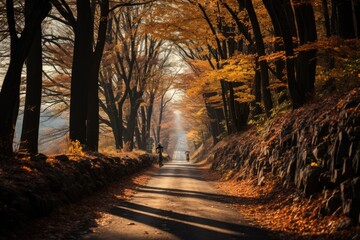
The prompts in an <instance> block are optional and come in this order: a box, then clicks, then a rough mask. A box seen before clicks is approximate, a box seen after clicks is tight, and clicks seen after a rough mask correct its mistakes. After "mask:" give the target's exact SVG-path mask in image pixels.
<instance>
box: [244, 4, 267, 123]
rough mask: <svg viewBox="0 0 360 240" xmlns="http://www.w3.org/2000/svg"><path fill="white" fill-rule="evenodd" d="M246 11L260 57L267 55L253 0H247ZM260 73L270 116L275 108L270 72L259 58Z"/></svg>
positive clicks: (264, 61) (264, 62)
mask: <svg viewBox="0 0 360 240" xmlns="http://www.w3.org/2000/svg"><path fill="white" fill-rule="evenodd" d="M245 8H246V11H247V12H248V15H249V18H250V22H251V25H252V27H253V31H254V37H255V43H256V44H255V46H256V51H257V54H258V56H259V57H263V56H265V55H266V54H265V46H264V41H263V38H262V34H261V31H260V25H259V21H258V19H257V16H256V13H255V10H254V6H253V4H252V0H246V4H245ZM259 65H260V75H261V93H262V98H263V102H264V107H265V113H266V116H268V117H270V115H271V109H272V108H273V102H272V99H271V92H270V89H269V73H268V66H267V62H266V60H259Z"/></svg>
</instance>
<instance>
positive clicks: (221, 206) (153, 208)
mask: <svg viewBox="0 0 360 240" xmlns="http://www.w3.org/2000/svg"><path fill="white" fill-rule="evenodd" d="M201 171H202V170H201V169H200V168H199V167H198V165H196V164H192V163H187V162H186V161H184V160H183V161H180V160H178V161H172V162H170V163H167V164H165V165H164V166H163V167H162V168H161V169H160V170H159V171H158V173H157V174H156V175H155V176H154V177H153V178H152V179H151V180H150V181H149V183H148V185H147V186H145V187H144V186H139V189H138V193H137V194H135V196H134V197H133V199H132V200H131V201H129V202H128V201H122V202H119V204H118V205H117V206H115V207H114V208H113V209H111V211H110V213H111V216H110V219H109V221H108V224H106V225H104V226H100V227H98V228H96V229H95V232H94V233H92V234H89V235H87V236H85V237H84V238H85V239H131V240H136V239H174V240H175V239H189V240H201V239H206V240H211V239H214V240H215V239H216V240H223V239H242V240H250V239H259V240H260V239H261V240H265V239H269V238H268V237H267V236H266V233H265V232H264V231H263V230H261V229H258V228H254V227H252V226H250V225H248V224H246V222H245V221H244V220H243V219H242V218H241V216H240V215H239V213H238V212H236V211H235V210H234V209H232V208H231V198H230V197H227V196H225V195H222V194H221V193H219V192H217V190H216V189H215V188H214V186H213V184H212V183H211V182H207V181H206V180H205V179H203V178H202V176H201Z"/></svg>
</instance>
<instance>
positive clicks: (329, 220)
mask: <svg viewBox="0 0 360 240" xmlns="http://www.w3.org/2000/svg"><path fill="white" fill-rule="evenodd" d="M206 177H207V178H208V179H209V180H213V181H216V182H217V184H216V185H217V188H218V189H221V190H222V191H224V192H225V193H226V194H228V195H231V196H233V197H234V206H235V208H236V209H237V210H238V211H239V212H240V213H241V214H243V215H244V217H245V218H246V219H247V220H249V221H251V222H252V223H253V224H255V225H257V226H260V227H263V228H265V229H267V230H269V231H272V232H276V233H277V234H276V239H294V240H305V239H306V240H308V239H309V240H310V239H317V240H330V239H334V240H335V239H339V240H341V239H343V240H359V239H360V227H359V226H357V227H351V226H349V225H347V223H348V218H347V217H345V216H343V215H342V214H340V212H339V211H337V212H335V213H334V214H332V215H331V216H326V217H318V213H317V207H318V206H319V203H320V202H321V201H322V199H321V198H320V197H315V198H314V199H310V200H309V199H306V198H304V197H303V195H302V194H301V192H299V191H297V190H295V188H289V189H286V190H284V188H283V187H282V186H281V185H280V184H279V182H277V180H276V179H275V178H272V179H271V178H270V177H268V179H267V183H266V185H265V186H258V185H257V183H258V181H257V178H255V177H254V178H250V177H249V178H248V179H244V180H234V179H231V180H225V179H224V178H223V177H222V176H220V174H217V173H216V172H212V171H209V172H207V173H206ZM342 228H344V229H342Z"/></svg>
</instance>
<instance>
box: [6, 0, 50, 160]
mask: <svg viewBox="0 0 360 240" xmlns="http://www.w3.org/2000/svg"><path fill="white" fill-rule="evenodd" d="M34 4H35V5H34V7H32V8H31V10H30V11H29V14H27V15H26V25H25V28H24V29H23V31H22V34H21V37H20V38H18V36H17V35H18V34H17V32H16V27H15V17H14V6H13V1H12V0H7V1H6V13H7V20H8V25H9V32H10V40H11V43H10V44H11V45H10V49H11V53H10V63H9V68H8V70H7V73H6V75H5V78H4V81H3V85H2V88H1V92H0V111H1V115H0V153H2V154H6V155H10V154H12V153H13V146H12V144H13V139H14V131H15V124H16V119H17V115H18V111H19V101H20V99H19V95H20V83H21V70H22V67H23V65H24V62H25V59H26V57H27V56H28V53H29V51H30V48H31V45H32V42H33V39H34V35H35V32H36V31H37V30H38V29H39V28H41V22H42V20H43V19H44V18H45V17H46V16H47V14H48V12H49V11H50V8H51V5H50V3H49V1H46V0H44V1H37V2H36V3H34Z"/></svg>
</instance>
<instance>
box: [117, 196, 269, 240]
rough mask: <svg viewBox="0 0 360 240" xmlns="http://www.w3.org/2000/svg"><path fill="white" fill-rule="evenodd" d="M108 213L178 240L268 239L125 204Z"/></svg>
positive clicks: (239, 229) (194, 218) (260, 234)
mask: <svg viewBox="0 0 360 240" xmlns="http://www.w3.org/2000/svg"><path fill="white" fill-rule="evenodd" d="M110 212H111V214H114V215H116V216H119V217H122V218H125V219H128V220H133V221H136V222H140V223H143V224H146V225H149V226H152V227H155V228H158V229H161V230H163V231H166V232H168V233H170V234H172V235H174V236H177V237H178V238H180V239H243V240H250V239H252V240H256V239H259V240H260V239H268V237H267V236H266V232H265V231H264V230H262V229H259V228H254V227H251V226H246V225H238V224H231V223H228V222H221V221H217V220H212V219H208V218H203V217H197V216H191V215H186V214H181V213H176V212H173V211H168V210H162V209H156V208H152V207H148V206H144V205H139V204H136V203H131V202H126V201H125V202H121V203H119V205H118V206H116V207H115V208H113V209H111V211H110ZM134 228H136V226H134ZM119 237H120V236H119ZM194 237H195V238H194Z"/></svg>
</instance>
